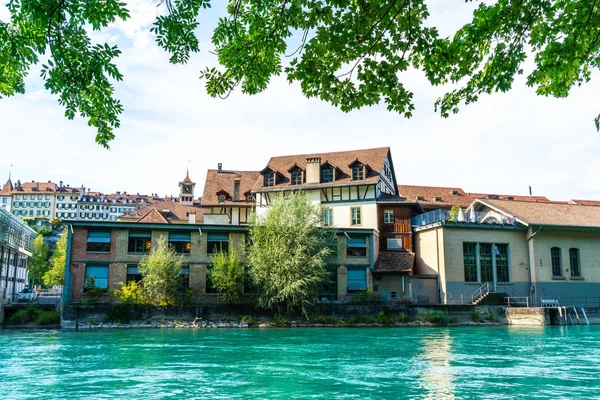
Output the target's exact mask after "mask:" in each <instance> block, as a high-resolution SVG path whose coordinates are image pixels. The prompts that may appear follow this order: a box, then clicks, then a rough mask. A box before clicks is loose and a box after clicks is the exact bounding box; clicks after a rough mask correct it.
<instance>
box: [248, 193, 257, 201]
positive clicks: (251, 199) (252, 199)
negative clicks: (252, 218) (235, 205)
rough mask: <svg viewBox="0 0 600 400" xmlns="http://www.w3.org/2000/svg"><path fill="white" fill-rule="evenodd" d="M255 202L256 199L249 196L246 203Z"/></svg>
mask: <svg viewBox="0 0 600 400" xmlns="http://www.w3.org/2000/svg"><path fill="white" fill-rule="evenodd" d="M255 201H256V199H255V198H254V195H253V194H249V195H248V203H254V202H255Z"/></svg>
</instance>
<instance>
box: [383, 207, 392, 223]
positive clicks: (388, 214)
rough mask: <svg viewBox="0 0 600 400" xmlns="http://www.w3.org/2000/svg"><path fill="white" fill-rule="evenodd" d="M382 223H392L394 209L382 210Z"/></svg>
mask: <svg viewBox="0 0 600 400" xmlns="http://www.w3.org/2000/svg"><path fill="white" fill-rule="evenodd" d="M383 223H384V224H393V223H394V210H383Z"/></svg>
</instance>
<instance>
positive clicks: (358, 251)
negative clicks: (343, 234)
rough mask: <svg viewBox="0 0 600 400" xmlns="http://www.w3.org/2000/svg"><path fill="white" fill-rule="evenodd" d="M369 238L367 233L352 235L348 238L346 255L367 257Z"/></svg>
mask: <svg viewBox="0 0 600 400" xmlns="http://www.w3.org/2000/svg"><path fill="white" fill-rule="evenodd" d="M367 238H368V236H366V235H364V236H363V235H350V236H349V237H347V238H346V257H348V258H365V257H367V248H368V245H367Z"/></svg>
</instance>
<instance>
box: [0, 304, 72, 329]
mask: <svg viewBox="0 0 600 400" xmlns="http://www.w3.org/2000/svg"><path fill="white" fill-rule="evenodd" d="M6 323H7V325H26V324H31V323H35V324H37V325H55V324H58V323H60V314H59V313H58V311H55V310H50V311H45V310H38V309H37V308H33V307H29V308H26V309H25V310H19V311H17V312H16V313H14V314H13V315H11V316H10V317H9V318H8V320H7V321H6Z"/></svg>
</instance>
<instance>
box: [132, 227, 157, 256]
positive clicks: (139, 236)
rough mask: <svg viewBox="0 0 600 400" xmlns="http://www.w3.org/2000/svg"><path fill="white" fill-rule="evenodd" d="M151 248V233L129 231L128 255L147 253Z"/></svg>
mask: <svg viewBox="0 0 600 400" xmlns="http://www.w3.org/2000/svg"><path fill="white" fill-rule="evenodd" d="M151 247H152V232H150V231H129V243H128V246H127V252H129V253H148V252H149V251H150V248H151Z"/></svg>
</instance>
